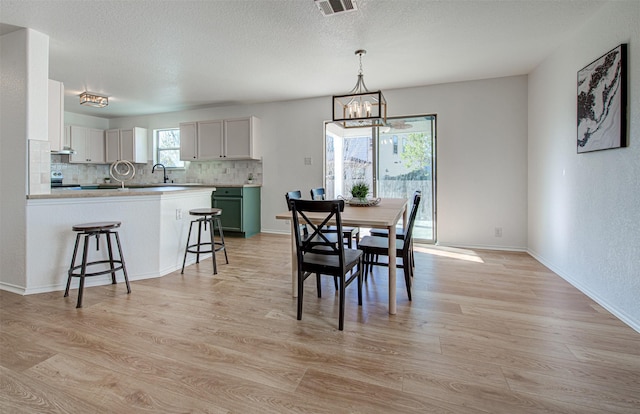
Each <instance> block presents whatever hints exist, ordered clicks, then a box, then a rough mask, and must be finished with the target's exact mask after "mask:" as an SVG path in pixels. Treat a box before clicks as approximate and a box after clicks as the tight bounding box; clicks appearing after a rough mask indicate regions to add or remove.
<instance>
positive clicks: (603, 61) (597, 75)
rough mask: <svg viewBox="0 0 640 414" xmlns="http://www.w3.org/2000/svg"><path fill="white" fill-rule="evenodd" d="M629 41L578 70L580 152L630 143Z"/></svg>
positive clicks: (618, 146)
mask: <svg viewBox="0 0 640 414" xmlns="http://www.w3.org/2000/svg"><path fill="white" fill-rule="evenodd" d="M626 114H627V45H626V44H621V45H620V46H618V47H616V48H615V49H613V50H611V51H609V52H607V53H606V54H605V55H604V56H601V57H600V58H598V59H596V60H595V61H593V62H592V63H590V64H589V65H587V66H585V67H584V68H583V69H580V71H578V153H582V152H591V151H599V150H605V149H611V148H620V147H626V146H627V119H626V118H627V116H626Z"/></svg>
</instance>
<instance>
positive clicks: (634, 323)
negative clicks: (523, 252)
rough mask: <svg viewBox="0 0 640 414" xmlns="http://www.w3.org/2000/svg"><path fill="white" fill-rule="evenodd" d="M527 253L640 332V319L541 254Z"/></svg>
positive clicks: (532, 251) (530, 251)
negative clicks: (610, 301)
mask: <svg viewBox="0 0 640 414" xmlns="http://www.w3.org/2000/svg"><path fill="white" fill-rule="evenodd" d="M527 253H529V254H530V255H531V257H533V258H534V259H536V260H537V261H539V262H540V263H542V264H543V265H545V266H546V267H548V268H549V269H550V270H551V271H553V273H555V274H557V275H558V276H560V277H561V278H563V279H564V280H566V281H567V282H568V283H570V284H571V286H573V287H575V288H576V289H578V290H579V291H580V292H582V293H584V294H585V295H587V296H588V297H589V298H591V299H592V300H593V301H594V302H596V303H597V304H598V305H600V306H602V307H603V308H605V309H606V310H607V311H609V312H611V314H612V315H614V316H615V317H616V318H618V319H620V320H621V321H622V322H623V323H625V324H626V325H628V326H629V327H631V329H633V330H634V331H636V332H638V333H640V321H637V320H635V319H634V318H633V317H631V316H630V315H627V314H626V313H625V312H623V311H621V310H620V309H617V308H616V307H615V306H613V305H611V304H610V303H608V302H607V301H606V300H604V299H603V298H601V297H600V296H599V295H598V294H597V293H595V292H593V291H591V290H590V289H589V288H587V287H586V286H584V285H582V284H581V283H580V282H578V281H577V280H575V279H574V278H572V277H571V276H570V275H568V274H567V273H565V272H564V271H563V270H562V269H560V268H558V267H557V266H554V265H553V264H552V263H551V262H549V261H548V260H546V259H545V258H544V257H543V256H541V255H540V254H538V253H537V252H535V251H534V250H531V249H527Z"/></svg>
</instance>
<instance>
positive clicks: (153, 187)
mask: <svg viewBox="0 0 640 414" xmlns="http://www.w3.org/2000/svg"><path fill="white" fill-rule="evenodd" d="M94 186H95V187H99V188H95V189H83V190H71V189H64V188H60V189H57V188H52V189H51V194H32V195H27V199H29V200H37V199H52V198H92V197H127V196H147V195H156V196H157V195H163V194H174V193H183V192H194V191H203V190H206V191H215V189H216V187H215V186H214V185H205V184H148V185H135V186H127V187H125V190H121V189H120V187H118V186H115V185H113V184H111V185H104V184H102V185H99V186H98V185H97V184H94V185H92V187H94Z"/></svg>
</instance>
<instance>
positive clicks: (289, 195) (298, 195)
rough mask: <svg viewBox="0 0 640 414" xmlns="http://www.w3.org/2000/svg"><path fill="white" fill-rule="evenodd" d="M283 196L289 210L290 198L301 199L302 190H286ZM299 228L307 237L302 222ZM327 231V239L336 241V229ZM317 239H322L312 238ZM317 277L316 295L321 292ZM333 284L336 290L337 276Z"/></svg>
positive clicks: (318, 276)
mask: <svg viewBox="0 0 640 414" xmlns="http://www.w3.org/2000/svg"><path fill="white" fill-rule="evenodd" d="M284 197H285V199H286V200H287V208H288V209H289V211H291V208H292V207H291V200H300V199H302V192H301V191H300V190H294V191H288V192H287V193H285V195H284ZM299 230H300V232H301V234H302V237H303V238H305V239H308V238H309V230H308V229H307V226H306V224H304V223H302V224H300V229H299ZM327 233H329V234H327V236H326V237H327V238H329V239H331V240H333V241H336V242H337V241H338V233H337V231H336V230H333V231H327ZM318 241H320V242H322V241H323V239H319V240H318V239H317V238H316V240H314V242H318ZM317 278H318V295H320V294H321V291H320V275H317ZM333 285H334V286H335V288H336V290H338V287H339V286H338V278H337V277H334V278H333Z"/></svg>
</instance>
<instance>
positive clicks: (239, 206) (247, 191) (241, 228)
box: [211, 187, 260, 237]
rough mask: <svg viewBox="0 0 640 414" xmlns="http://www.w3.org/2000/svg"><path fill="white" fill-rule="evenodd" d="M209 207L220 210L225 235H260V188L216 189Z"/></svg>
mask: <svg viewBox="0 0 640 414" xmlns="http://www.w3.org/2000/svg"><path fill="white" fill-rule="evenodd" d="M211 205H212V207H213V208H219V209H222V217H221V218H220V219H221V221H222V230H224V233H225V235H226V234H227V233H229V235H238V236H242V237H251V236H253V235H254V234H257V233H260V187H216V191H214V192H213V193H212V195H211Z"/></svg>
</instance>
